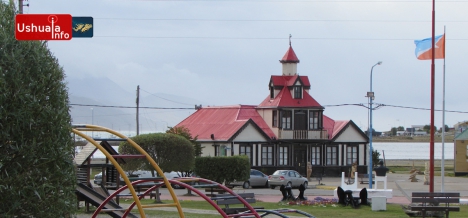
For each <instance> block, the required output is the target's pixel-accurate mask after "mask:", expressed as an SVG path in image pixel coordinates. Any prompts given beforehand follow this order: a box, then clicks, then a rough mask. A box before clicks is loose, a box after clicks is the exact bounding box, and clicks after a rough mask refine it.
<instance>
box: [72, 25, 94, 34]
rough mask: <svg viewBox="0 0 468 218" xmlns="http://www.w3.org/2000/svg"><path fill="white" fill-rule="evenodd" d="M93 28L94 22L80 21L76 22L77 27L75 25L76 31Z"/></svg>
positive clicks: (74, 29)
mask: <svg viewBox="0 0 468 218" xmlns="http://www.w3.org/2000/svg"><path fill="white" fill-rule="evenodd" d="M91 28H93V25H92V24H89V23H86V24H84V23H79V24H76V25H75V27H73V31H75V32H82V33H84V32H86V31H88V30H90V29H91Z"/></svg>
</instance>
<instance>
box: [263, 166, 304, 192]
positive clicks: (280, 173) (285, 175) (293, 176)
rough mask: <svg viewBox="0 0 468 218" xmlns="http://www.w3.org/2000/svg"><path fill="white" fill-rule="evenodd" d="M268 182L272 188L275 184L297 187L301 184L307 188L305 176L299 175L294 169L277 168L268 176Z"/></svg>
mask: <svg viewBox="0 0 468 218" xmlns="http://www.w3.org/2000/svg"><path fill="white" fill-rule="evenodd" d="M268 183H270V188H271V189H274V188H276V186H281V185H285V186H291V188H292V187H299V186H300V185H301V184H303V185H304V187H305V188H306V189H307V185H308V182H307V178H305V177H303V176H301V174H299V173H298V172H297V171H295V170H277V171H275V172H274V173H273V175H270V176H269V177H268Z"/></svg>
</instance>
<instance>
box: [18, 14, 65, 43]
mask: <svg viewBox="0 0 468 218" xmlns="http://www.w3.org/2000/svg"><path fill="white" fill-rule="evenodd" d="M15 36H16V39H17V40H71V39H72V16H71V15H70V14H18V15H16V17H15Z"/></svg>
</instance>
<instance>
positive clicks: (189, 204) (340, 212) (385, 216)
mask: <svg viewBox="0 0 468 218" xmlns="http://www.w3.org/2000/svg"><path fill="white" fill-rule="evenodd" d="M125 203H127V204H128V203H131V202H130V201H127V202H125ZM164 203H172V201H164ZM180 203H181V206H182V208H183V209H200V210H209V211H215V209H214V208H213V207H212V206H211V205H210V204H209V203H208V202H206V201H182V200H181V201H180ZM142 204H154V200H150V199H145V200H143V201H142ZM236 206H240V207H241V206H242V205H233V206H231V207H236ZM252 206H254V207H264V208H265V209H279V208H288V209H296V210H301V211H304V212H306V213H309V214H312V215H313V216H315V217H320V218H322V217H360V218H374V217H379V218H407V217H408V215H406V214H405V212H404V211H403V209H402V208H401V205H399V204H387V210H386V211H372V208H371V207H370V206H361V207H359V208H358V209H354V208H352V207H350V206H347V207H344V206H341V205H334V206H330V205H328V206H326V207H322V206H310V205H309V206H307V205H287V204H280V203H269V202H257V203H254V204H252ZM80 213H84V212H83V208H82V210H81V212H80ZM133 213H134V214H138V210H137V209H134V210H133ZM145 213H146V214H147V217H179V215H178V212H170V211H162V210H157V208H156V209H154V210H151V209H146V210H145ZM184 214H185V217H190V218H212V217H220V215H219V214H198V213H188V212H186V213H184ZM466 214H468V205H460V212H452V213H450V217H452V218H458V217H460V218H461V217H466ZM286 215H289V216H296V215H294V214H292V213H291V214H286ZM297 216H300V215H297Z"/></svg>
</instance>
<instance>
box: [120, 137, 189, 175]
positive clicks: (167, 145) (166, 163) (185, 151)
mask: <svg viewBox="0 0 468 218" xmlns="http://www.w3.org/2000/svg"><path fill="white" fill-rule="evenodd" d="M131 139H132V140H133V141H134V142H135V143H137V144H138V145H139V146H140V147H141V148H142V149H143V150H145V151H146V152H147V153H148V154H149V155H150V156H151V158H153V160H154V161H155V162H156V163H157V164H158V166H159V168H161V169H162V170H163V171H164V172H170V171H189V170H191V169H193V165H194V158H195V155H194V148H193V146H192V144H191V143H190V141H189V140H187V139H185V138H184V137H182V136H179V135H175V134H171V133H151V134H142V135H138V136H135V137H132V138H131ZM119 153H121V154H139V152H138V151H137V150H136V149H135V148H133V147H132V146H131V145H130V143H128V142H122V143H121V144H120V146H119ZM136 161H140V162H141V165H138V164H135V163H133V164H132V165H133V166H134V167H137V166H141V169H143V170H151V171H153V170H154V169H153V167H152V166H151V164H150V163H149V162H148V161H147V160H146V159H136ZM134 170H138V169H134Z"/></svg>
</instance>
